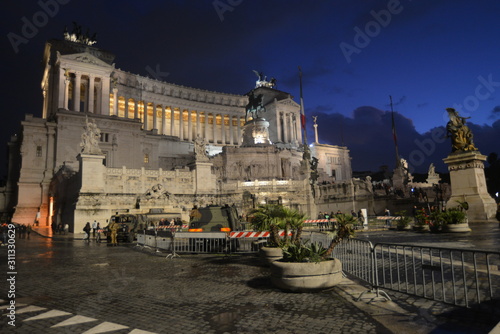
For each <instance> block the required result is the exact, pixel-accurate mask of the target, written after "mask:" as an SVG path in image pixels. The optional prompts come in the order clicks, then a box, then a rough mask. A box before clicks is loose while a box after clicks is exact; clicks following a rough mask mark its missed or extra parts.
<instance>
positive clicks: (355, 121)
mask: <svg viewBox="0 0 500 334" xmlns="http://www.w3.org/2000/svg"><path fill="white" fill-rule="evenodd" d="M318 111H319V110H318ZM325 111H326V110H325ZM352 115H353V116H352V118H350V117H346V116H344V115H341V114H339V113H335V114H327V113H321V112H317V113H316V114H315V116H318V124H319V126H318V133H319V142H320V143H322V144H330V145H345V146H347V148H348V149H349V151H350V155H351V158H352V169H353V170H354V171H366V170H371V171H377V170H379V167H380V166H382V165H388V166H389V167H390V168H394V167H395V161H396V157H395V155H396V154H395V144H394V140H393V137H392V120H391V112H388V111H383V110H380V109H377V108H374V107H370V106H364V107H360V108H357V109H356V110H354V111H353V113H352ZM394 120H395V124H396V132H397V142H398V148H399V154H400V156H401V157H402V158H404V159H406V160H407V161H408V163H409V167H410V170H411V171H412V172H418V173H425V172H427V170H428V168H429V165H430V164H431V163H433V164H434V165H435V166H436V170H437V171H438V172H441V173H446V172H447V171H448V169H447V166H446V165H445V164H444V163H443V159H444V158H446V157H447V156H448V155H449V154H450V153H451V142H450V139H449V138H446V129H445V127H444V126H440V127H435V128H433V129H431V130H430V131H428V132H426V133H424V134H420V133H418V132H417V130H416V129H415V126H414V125H413V121H412V120H411V119H409V118H406V117H405V116H403V115H401V114H399V113H398V112H395V113H394ZM308 124H309V123H308ZM311 124H312V122H311ZM468 124H469V127H470V128H471V131H472V132H473V134H474V140H475V145H476V147H477V148H478V149H479V151H480V152H481V153H482V154H485V155H488V154H490V153H492V152H496V153H498V152H500V145H499V144H498V141H493V140H491V138H500V120H498V121H496V122H495V123H493V125H492V126H488V125H476V124H474V123H468ZM309 128H310V131H311V133H312V125H310V126H309ZM310 138H313V137H312V136H310Z"/></svg>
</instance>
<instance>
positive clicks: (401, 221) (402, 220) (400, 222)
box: [396, 210, 411, 231]
mask: <svg viewBox="0 0 500 334" xmlns="http://www.w3.org/2000/svg"><path fill="white" fill-rule="evenodd" d="M396 216H397V225H396V227H397V229H398V230H399V231H405V230H410V229H411V226H410V223H411V217H409V216H407V215H406V210H403V211H399V212H396Z"/></svg>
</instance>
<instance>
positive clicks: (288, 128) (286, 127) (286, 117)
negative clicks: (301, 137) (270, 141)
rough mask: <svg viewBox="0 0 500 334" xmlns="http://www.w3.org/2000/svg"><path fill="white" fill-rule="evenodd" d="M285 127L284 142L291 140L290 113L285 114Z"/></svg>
mask: <svg viewBox="0 0 500 334" xmlns="http://www.w3.org/2000/svg"><path fill="white" fill-rule="evenodd" d="M283 129H284V130H285V131H284V132H285V133H284V135H285V136H284V137H285V138H283V142H284V143H288V142H289V141H290V140H289V137H288V136H289V131H290V127H289V126H288V114H284V115H283Z"/></svg>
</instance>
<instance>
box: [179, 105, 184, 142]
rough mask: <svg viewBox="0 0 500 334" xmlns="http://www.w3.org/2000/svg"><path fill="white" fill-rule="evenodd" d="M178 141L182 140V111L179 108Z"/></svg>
mask: <svg viewBox="0 0 500 334" xmlns="http://www.w3.org/2000/svg"><path fill="white" fill-rule="evenodd" d="M179 139H180V140H181V141H183V140H184V109H182V108H179Z"/></svg>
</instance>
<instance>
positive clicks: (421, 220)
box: [413, 208, 429, 232]
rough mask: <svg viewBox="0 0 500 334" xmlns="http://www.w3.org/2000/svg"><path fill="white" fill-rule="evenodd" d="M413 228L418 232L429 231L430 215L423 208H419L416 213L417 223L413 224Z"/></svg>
mask: <svg viewBox="0 0 500 334" xmlns="http://www.w3.org/2000/svg"><path fill="white" fill-rule="evenodd" d="M413 230H414V231H417V232H425V231H429V216H428V215H427V213H426V212H425V210H424V209H423V208H422V209H421V210H418V211H417V212H416V214H415V225H413Z"/></svg>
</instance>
